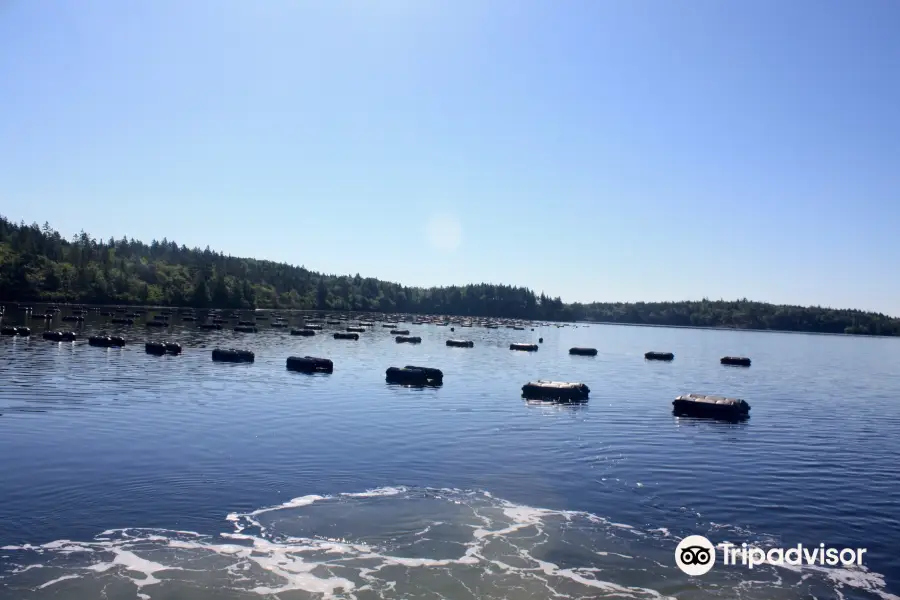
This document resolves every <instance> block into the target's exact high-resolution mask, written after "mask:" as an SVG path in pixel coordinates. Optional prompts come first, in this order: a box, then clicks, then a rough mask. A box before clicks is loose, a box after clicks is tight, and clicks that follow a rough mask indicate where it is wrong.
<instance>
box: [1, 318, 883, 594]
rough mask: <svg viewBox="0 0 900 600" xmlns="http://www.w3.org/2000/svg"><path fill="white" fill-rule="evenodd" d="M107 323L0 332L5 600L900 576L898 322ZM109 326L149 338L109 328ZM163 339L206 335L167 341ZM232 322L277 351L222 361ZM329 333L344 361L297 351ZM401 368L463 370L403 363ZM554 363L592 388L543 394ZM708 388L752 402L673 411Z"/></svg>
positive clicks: (236, 337) (858, 581) (705, 588)
mask: <svg viewBox="0 0 900 600" xmlns="http://www.w3.org/2000/svg"><path fill="white" fill-rule="evenodd" d="M151 315H152V313H151ZM20 317H21V315H17V314H10V313H7V316H6V317H5V319H4V322H3V323H4V325H8V324H11V323H12V324H15V322H16V320H17V319H20ZM301 320H302V319H301V317H300V316H299V315H292V316H291V322H292V323H294V324H298V323H300V322H301ZM106 321H107V319H105V318H103V317H100V316H98V315H92V316H90V317H89V318H88V320H87V322H86V323H85V324H84V325H83V326H80V331H83V332H84V334H85V335H84V339H80V340H79V341H77V342H75V343H54V342H49V341H45V340H43V339H41V338H40V336H39V335H36V336H34V337H33V338H32V339H26V338H10V337H4V338H2V339H0V376H2V381H3V386H2V389H0V413H2V416H0V456H2V457H3V460H2V461H0V546H3V547H4V549H3V550H0V577H3V579H0V597H4V598H5V597H9V598H45V597H66V598H97V597H100V596H101V595H104V594H105V597H107V598H134V597H144V598H172V597H179V598H182V597H190V598H213V597H215V598H232V597H233V598H243V597H261V596H262V597H267V596H271V597H279V598H306V597H337V598H351V597H355V598H414V597H415V598H441V597H443V598H546V597H552V596H554V595H555V596H557V597H563V596H567V597H570V598H587V597H615V598H619V597H633V598H656V597H678V598H712V597H716V598H734V597H736V596H737V597H741V598H748V599H749V598H766V599H770V598H808V597H810V596H815V597H817V598H838V597H844V598H876V597H885V598H891V597H896V596H891V592H893V593H896V590H897V589H898V585H900V561H898V559H897V558H896V553H895V552H894V542H895V541H896V540H900V521H898V517H900V485H898V483H897V480H896V473H897V458H898V451H900V435H898V434H900V407H898V404H897V400H898V398H900V369H898V363H900V359H898V358H897V357H898V350H900V344H898V341H897V340H893V339H867V338H855V337H836V336H820V335H798V334H777V333H757V332H740V331H711V330H693V329H668V328H645V327H627V326H601V325H592V326H589V327H586V326H581V327H577V328H574V327H564V328H557V327H554V326H550V327H536V328H535V331H534V332H532V331H530V330H526V331H513V330H510V329H496V330H489V329H484V328H478V327H475V328H465V329H460V328H457V329H456V332H451V331H449V328H447V327H437V326H434V325H413V324H410V323H406V324H404V325H403V328H408V329H410V330H411V333H412V335H419V336H421V337H422V338H423V343H422V344H420V345H407V344H397V343H395V342H394V340H393V336H391V335H389V334H388V330H387V329H386V328H382V327H380V323H377V324H376V326H375V327H373V328H372V330H371V331H369V332H367V333H364V334H361V339H360V340H359V341H358V342H353V341H341V340H334V339H332V338H331V336H330V333H329V331H328V330H326V331H325V332H320V333H319V335H317V336H315V337H312V338H303V337H296V336H291V335H290V334H289V331H288V330H287V329H271V328H270V327H269V325H268V324H266V323H262V322H261V323H260V327H261V329H260V332H259V333H257V334H238V333H234V332H232V331H228V330H223V331H201V330H198V329H196V328H195V327H194V324H193V323H184V324H182V323H179V322H178V318H177V317H176V318H175V319H174V322H175V324H174V325H173V326H171V327H170V328H168V329H163V330H157V329H147V328H144V327H143V326H141V325H140V321H139V323H138V325H135V326H134V327H117V326H111V325H109V324H108V323H106ZM70 325H71V324H69V323H62V324H61V323H59V322H58V321H57V322H54V323H53V324H52V327H53V328H63V329H68V328H71V327H69V326H70ZM31 326H32V327H33V328H34V329H35V331H36V332H37V333H38V334H39V332H40V331H41V330H42V328H43V326H42V325H41V326H37V325H35V323H34V322H32V323H31ZM329 329H336V327H332V328H329ZM100 331H104V332H109V333H120V334H122V335H124V336H125V337H126V338H127V339H128V341H129V344H128V345H127V346H126V347H125V348H124V349H103V348H95V347H90V346H88V345H87V344H86V336H87V335H88V334H92V333H99V332H100ZM449 337H463V338H468V339H472V340H474V341H475V347H474V348H448V347H446V346H445V345H444V341H445V340H446V339H448V338H449ZM538 337H543V338H544V342H543V343H542V344H541V347H540V350H539V351H538V352H536V353H523V352H512V351H510V350H509V349H508V345H509V343H510V342H532V341H534V342H536V341H537V338H538ZM149 339H173V340H177V341H179V342H181V343H182V344H183V345H184V347H185V350H184V353H183V355H181V356H165V357H154V356H150V355H147V354H145V352H144V348H143V342H144V341H146V340H149ZM216 346H236V347H245V348H248V349H251V350H253V351H254V352H256V362H255V363H254V364H252V365H242V364H221V363H213V362H212V361H211V360H210V351H211V349H212V348H213V347H216ZM571 346H593V347H596V348H597V349H598V351H599V352H598V355H597V356H596V357H581V356H570V355H569V354H568V348H569V347H571ZM647 350H661V351H672V352H674V353H675V355H676V358H675V360H674V361H673V362H671V363H659V362H648V361H645V360H644V359H643V353H644V352H646V351H647ZM307 354H309V355H314V356H324V357H329V358H331V359H333V360H334V363H335V371H334V373H333V374H332V375H313V376H310V375H302V374H297V373H292V372H288V371H286V369H285V359H286V357H287V356H290V355H307ZM726 354H728V355H745V356H750V357H751V358H752V359H753V366H752V367H750V368H749V369H747V368H735V367H723V366H721V365H719V363H718V359H719V357H720V356H723V355H726ZM407 364H418V365H426V366H434V367H438V368H440V369H442V370H443V371H444V374H445V383H444V385H443V387H441V388H438V389H425V390H418V389H409V388H402V387H395V386H388V385H386V384H385V383H384V370H385V369H386V368H387V367H388V366H403V365H407ZM537 378H545V379H562V380H571V381H583V382H585V383H587V384H588V385H589V386H590V388H591V390H592V393H591V399H590V401H589V402H588V403H587V405H584V406H558V405H547V404H529V403H526V402H524V401H523V400H522V399H521V398H520V397H519V396H520V389H521V386H522V385H523V384H524V383H526V382H527V381H529V380H532V379H537ZM686 392H699V393H711V394H723V395H729V396H736V397H741V398H744V399H746V400H747V401H748V402H749V403H750V404H751V406H752V411H751V418H750V419H749V420H748V421H746V422H743V423H736V424H733V423H719V422H712V421H701V420H692V419H684V418H676V417H674V416H673V415H672V412H671V401H672V399H673V398H674V397H675V396H676V395H678V394H680V393H686ZM690 534H702V535H706V536H707V537H709V538H710V539H711V540H713V541H715V542H723V541H730V542H733V543H734V542H736V543H738V544H740V543H741V542H748V543H754V544H761V545H766V546H775V545H780V546H792V545H794V546H795V545H796V544H797V543H803V544H804V545H807V546H815V545H818V544H819V543H820V542H824V543H826V544H828V545H832V546H839V547H844V546H847V547H863V548H867V550H868V553H867V554H866V561H865V568H864V569H831V568H804V569H801V570H797V569H788V568H780V567H771V566H768V567H764V568H756V569H753V571H748V570H746V569H741V568H739V567H722V568H718V567H717V568H715V569H714V570H713V571H712V572H711V573H709V574H708V575H706V576H704V577H702V578H689V577H687V576H686V575H683V574H682V573H681V572H680V571H678V570H677V569H676V567H675V564H674V559H673V552H674V548H675V545H676V544H677V542H678V540H679V539H681V538H682V537H684V536H686V535H690Z"/></svg>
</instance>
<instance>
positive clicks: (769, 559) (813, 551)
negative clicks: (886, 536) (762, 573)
mask: <svg viewBox="0 0 900 600" xmlns="http://www.w3.org/2000/svg"><path fill="white" fill-rule="evenodd" d="M719 547H720V548H721V553H722V564H723V565H726V566H735V565H742V566H745V567H747V568H748V569H752V568H753V567H758V566H760V565H766V564H768V565H776V566H783V565H791V566H801V565H822V566H829V567H834V566H837V565H839V564H840V565H843V566H851V565H855V566H862V558H863V555H864V554H865V553H866V549H865V548H829V547H826V546H825V544H819V545H818V546H812V547H806V546H804V545H803V544H797V545H796V546H793V547H791V548H787V549H785V548H770V549H769V550H768V551H765V550H763V549H762V548H757V547H755V546H748V545H747V544H741V545H740V546H735V545H734V544H729V543H727V542H726V543H723V544H719ZM675 564H676V565H678V568H679V569H681V570H682V572H684V573H686V574H688V575H691V576H693V577H696V576H698V575H705V574H706V573H708V572H709V571H710V569H712V568H713V565H715V564H716V545H715V544H713V543H712V542H710V541H709V540H708V539H706V538H705V537H703V536H702V535H689V536H688V537H686V538H684V539H683V540H681V542H679V543H678V546H676V547H675Z"/></svg>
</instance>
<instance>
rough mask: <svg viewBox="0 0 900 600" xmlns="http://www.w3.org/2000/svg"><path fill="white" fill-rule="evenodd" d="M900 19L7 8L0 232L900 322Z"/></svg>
mask: <svg viewBox="0 0 900 600" xmlns="http://www.w3.org/2000/svg"><path fill="white" fill-rule="evenodd" d="M898 27H900V2H897V1H896V0H863V1H860V2H848V1H846V0H791V1H790V2H786V1H784V0H729V1H727V2H722V1H720V0H679V1H677V2H670V1H663V0H654V1H650V0H490V1H486V0H377V1H376V0H371V1H365V0H356V1H349V0H328V1H324V0H323V1H317V2H312V1H303V0H291V1H288V0H266V1H260V2H248V1H245V0H190V1H184V0H152V1H151V0H129V1H128V2H110V1H108V0H0V214H3V215H5V216H6V217H8V218H10V219H13V220H15V221H18V220H20V219H22V220H24V221H26V222H27V223H31V222H38V223H41V224H43V223H44V222H45V221H47V222H49V223H50V224H51V226H53V227H54V228H56V229H57V230H59V231H60V232H61V233H62V234H64V235H66V236H71V235H73V234H75V233H77V232H79V231H80V230H82V229H84V230H85V231H87V232H89V233H91V234H92V235H94V236H95V237H100V238H104V239H106V238H109V237H110V236H115V237H116V238H117V239H118V238H121V237H122V236H123V235H124V236H128V237H133V238H136V239H141V240H143V241H147V242H149V241H151V240H152V239H162V238H167V239H168V240H170V241H171V240H175V241H177V242H178V243H179V244H186V245H187V246H190V247H194V246H198V247H206V246H207V245H208V246H210V247H211V248H213V249H215V250H221V251H223V252H225V253H227V254H231V255H234V256H246V257H254V258H264V259H270V260H277V261H284V262H288V263H291V264H296V265H304V266H306V267H307V268H309V269H312V270H316V271H323V272H326V273H336V274H356V273H359V274H361V275H363V276H372V277H378V278H382V279H388V280H392V281H397V282H400V283H403V284H406V285H422V286H431V285H451V284H465V283H470V282H474V283H480V282H491V283H506V284H512V285H523V286H528V287H531V288H533V289H534V290H536V291H537V292H540V291H544V292H546V293H547V294H549V295H553V296H557V295H558V296H561V297H562V298H563V300H565V301H567V302H572V301H581V302H589V301H594V300H596V301H641V300H643V301H663V300H689V299H700V298H703V297H709V298H711V299H719V298H725V299H737V298H743V297H746V298H750V299H754V300H760V301H767V302H776V303H789V304H802V305H822V306H833V307H847V308H860V309H865V310H876V311H879V312H885V313H888V314H892V315H898V316H900V277H898V271H900V269H898V267H900V241H898V236H900V36H898V35H897V32H898Z"/></svg>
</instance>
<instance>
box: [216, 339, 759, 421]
mask: <svg viewBox="0 0 900 600" xmlns="http://www.w3.org/2000/svg"><path fill="white" fill-rule="evenodd" d="M212 359H213V360H214V361H220V362H238V363H241V362H244V363H252V362H254V360H255V355H254V353H253V352H251V351H249V350H235V349H219V348H217V349H215V350H213V351H212ZM286 367H287V369H288V370H290V371H297V372H301V373H328V374H330V373H333V372H334V362H333V361H331V359H328V358H319V357H315V356H290V357H288V358H287V361H286ZM385 381H386V382H387V383H390V384H396V385H404V386H413V387H426V386H433V387H437V386H441V385H443V382H444V374H443V372H442V371H441V370H440V369H435V368H432V367H420V366H414V365H407V366H405V367H388V369H387V370H386V371H385ZM590 393H591V390H590V388H589V387H588V386H587V385H586V384H584V383H575V382H566V381H549V380H543V379H539V380H537V381H530V382H528V383H526V384H525V385H523V386H522V397H523V398H525V399H527V400H540V401H550V402H562V403H582V402H587V401H588V399H589V397H590ZM672 405H673V412H674V413H675V414H676V415H678V416H694V417H711V418H719V419H723V418H724V419H740V418H743V417H746V416H748V415H749V413H750V405H749V404H748V403H747V402H746V401H744V400H740V399H737V398H726V397H723V396H708V395H704V394H685V395H682V396H678V397H677V398H676V399H675V400H674V401H673V402H672Z"/></svg>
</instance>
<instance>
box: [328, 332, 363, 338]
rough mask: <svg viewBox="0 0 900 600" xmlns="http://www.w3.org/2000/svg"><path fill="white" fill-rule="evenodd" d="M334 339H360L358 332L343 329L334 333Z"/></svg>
mask: <svg viewBox="0 0 900 600" xmlns="http://www.w3.org/2000/svg"><path fill="white" fill-rule="evenodd" d="M334 339H336V340H358V339H359V334H358V333H345V332H343V331H338V332H336V333H335V334H334Z"/></svg>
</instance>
